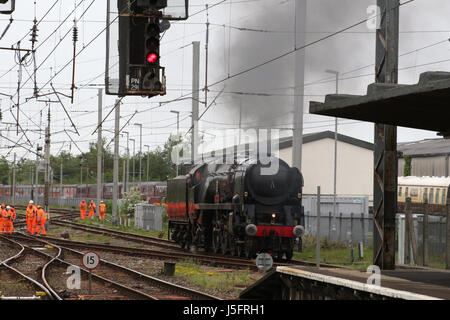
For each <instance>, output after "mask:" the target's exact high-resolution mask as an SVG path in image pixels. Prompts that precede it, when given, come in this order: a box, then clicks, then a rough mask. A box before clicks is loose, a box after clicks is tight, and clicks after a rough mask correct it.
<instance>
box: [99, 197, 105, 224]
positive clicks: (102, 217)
mask: <svg viewBox="0 0 450 320" xmlns="http://www.w3.org/2000/svg"><path fill="white" fill-rule="evenodd" d="M105 212H106V205H105V203H104V202H103V201H100V205H99V209H98V217H99V219H100V220H105Z"/></svg>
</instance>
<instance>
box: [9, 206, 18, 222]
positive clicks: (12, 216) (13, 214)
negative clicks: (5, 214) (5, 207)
mask: <svg viewBox="0 0 450 320" xmlns="http://www.w3.org/2000/svg"><path fill="white" fill-rule="evenodd" d="M10 207H11V219H12V221H13V222H14V220H16V217H17V215H16V208H14V206H10Z"/></svg>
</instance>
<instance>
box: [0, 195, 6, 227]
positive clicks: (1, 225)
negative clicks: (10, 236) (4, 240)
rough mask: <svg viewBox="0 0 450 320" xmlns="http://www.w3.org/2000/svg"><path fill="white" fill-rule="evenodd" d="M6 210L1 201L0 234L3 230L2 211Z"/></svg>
mask: <svg viewBox="0 0 450 320" xmlns="http://www.w3.org/2000/svg"><path fill="white" fill-rule="evenodd" d="M4 210H6V208H5V204H4V203H2V204H1V206H0V234H3V232H4V230H5V229H4V219H3V211H4Z"/></svg>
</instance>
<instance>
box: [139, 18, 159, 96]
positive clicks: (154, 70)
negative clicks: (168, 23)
mask: <svg viewBox="0 0 450 320" xmlns="http://www.w3.org/2000/svg"><path fill="white" fill-rule="evenodd" d="M160 32H161V30H160V27H159V18H157V17H154V18H148V21H147V23H146V24H145V33H144V35H145V36H144V43H145V61H146V63H145V66H144V68H143V73H142V81H141V82H142V89H144V90H150V91H155V92H158V91H161V90H162V83H161V80H160V65H159V58H160V56H159V47H160V39H159V35H160Z"/></svg>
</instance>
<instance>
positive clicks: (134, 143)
mask: <svg viewBox="0 0 450 320" xmlns="http://www.w3.org/2000/svg"><path fill="white" fill-rule="evenodd" d="M130 141H133V175H132V176H131V181H132V182H134V174H135V172H136V171H135V168H134V156H135V155H136V152H135V151H136V150H135V149H136V140H135V139H130Z"/></svg>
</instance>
